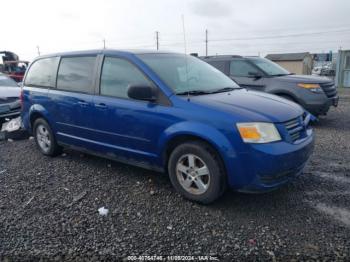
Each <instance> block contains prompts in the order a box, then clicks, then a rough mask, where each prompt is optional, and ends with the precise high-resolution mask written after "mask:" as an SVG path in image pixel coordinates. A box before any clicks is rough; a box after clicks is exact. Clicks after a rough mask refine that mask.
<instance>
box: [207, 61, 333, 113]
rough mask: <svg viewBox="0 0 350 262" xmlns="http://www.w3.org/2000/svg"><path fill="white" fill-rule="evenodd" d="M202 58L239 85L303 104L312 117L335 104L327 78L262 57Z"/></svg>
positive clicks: (330, 84)
mask: <svg viewBox="0 0 350 262" xmlns="http://www.w3.org/2000/svg"><path fill="white" fill-rule="evenodd" d="M201 59H202V60H204V61H206V62H207V63H209V64H211V65H212V66H214V67H216V68H217V69H219V70H220V71H222V72H223V73H225V74H226V75H228V76H229V77H231V79H233V80H234V81H235V82H236V83H237V84H239V85H240V86H241V87H245V88H248V89H254V90H258V91H264V92H268V93H271V94H275V95H279V96H281V97H284V98H286V99H289V100H292V101H294V102H296V103H298V104H300V105H302V106H303V107H304V108H305V109H306V110H308V111H309V112H310V113H312V114H313V115H315V116H318V115H325V114H326V113H327V112H328V110H329V108H330V106H332V105H333V106H337V105H338V100H339V97H338V96H337V90H336V88H335V86H334V82H333V81H332V80H330V79H329V78H326V77H319V76H309V75H294V74H292V73H290V72H288V71H287V70H285V69H284V68H282V67H281V66H279V65H278V64H276V63H274V62H272V61H270V60H268V59H265V58H261V57H242V56H226V55H225V56H210V57H201Z"/></svg>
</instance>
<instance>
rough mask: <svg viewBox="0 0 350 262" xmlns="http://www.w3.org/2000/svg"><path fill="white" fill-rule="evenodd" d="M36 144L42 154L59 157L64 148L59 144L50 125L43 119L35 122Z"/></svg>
mask: <svg viewBox="0 0 350 262" xmlns="http://www.w3.org/2000/svg"><path fill="white" fill-rule="evenodd" d="M33 126H34V127H33V135H34V139H35V143H36V145H37V147H38V148H39V150H40V151H41V153H42V154H44V155H46V156H57V155H59V154H60V153H61V152H62V147H60V146H59V145H58V144H57V141H56V138H55V135H54V133H53V132H52V129H51V127H50V125H49V124H48V123H47V122H46V120H44V119H43V118H38V119H37V120H35V122H34V125H33Z"/></svg>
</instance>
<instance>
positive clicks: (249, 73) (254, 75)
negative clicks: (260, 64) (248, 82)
mask: <svg viewBox="0 0 350 262" xmlns="http://www.w3.org/2000/svg"><path fill="white" fill-rule="evenodd" d="M248 76H249V77H253V78H256V79H259V78H262V77H263V75H262V74H260V73H259V72H248Z"/></svg>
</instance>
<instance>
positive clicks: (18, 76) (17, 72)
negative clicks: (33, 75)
mask: <svg viewBox="0 0 350 262" xmlns="http://www.w3.org/2000/svg"><path fill="white" fill-rule="evenodd" d="M0 56H2V62H3V63H2V64H0V72H2V73H4V74H6V75H8V76H9V77H11V78H12V79H13V80H15V81H16V82H22V81H23V77H24V74H25V72H26V70H27V67H28V64H29V62H28V61H21V60H19V58H18V55H16V54H15V53H13V52H9V51H0Z"/></svg>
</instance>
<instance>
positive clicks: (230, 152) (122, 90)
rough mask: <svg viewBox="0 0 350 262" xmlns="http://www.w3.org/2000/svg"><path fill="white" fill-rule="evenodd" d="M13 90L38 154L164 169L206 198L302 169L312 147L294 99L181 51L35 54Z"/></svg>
mask: <svg viewBox="0 0 350 262" xmlns="http://www.w3.org/2000/svg"><path fill="white" fill-rule="evenodd" d="M21 97H22V104H23V110H22V120H23V124H24V126H25V128H26V129H27V130H28V131H29V132H31V133H32V134H33V136H34V138H35V142H36V144H37V147H38V149H39V150H40V151H41V152H42V153H43V154H44V155H47V156H54V155H57V154H59V153H60V152H61V150H62V147H69V148H72V149H76V150H80V151H83V152H87V153H91V154H95V155H99V156H102V157H106V158H110V159H114V160H118V161H121V162H125V163H128V164H132V165H137V166H141V167H144V168H149V169H152V170H156V171H161V172H166V173H168V174H169V176H170V180H171V183H172V184H173V186H174V188H175V189H176V190H177V191H178V192H179V193H180V194H182V195H183V196H184V197H186V198H188V199H190V200H192V201H196V202H200V203H205V204H206V203H211V202H212V201H214V200H215V199H217V198H218V197H220V196H221V195H222V194H223V192H225V190H226V188H227V186H229V187H230V188H233V189H235V190H239V191H242V192H265V191H270V190H273V189H276V188H278V187H280V186H282V185H283V184H286V183H287V182H288V181H290V180H292V179H293V178H295V177H296V176H298V175H299V174H301V172H302V170H303V168H304V166H305V164H306V162H307V160H308V159H309V157H310V155H311V153H312V151H313V145H314V135H313V131H312V129H311V128H310V127H309V121H310V114H309V113H307V112H306V111H305V110H304V109H303V108H302V107H300V106H299V105H297V104H295V103H292V102H290V101H287V100H285V99H280V98H279V97H277V96H274V95H270V94H266V93H262V92H254V91H248V90H246V89H244V88H240V87H239V86H238V85H237V84H235V83H234V81H232V80H231V79H230V78H229V77H227V76H225V75H224V74H223V73H221V72H220V71H219V70H217V69H215V68H214V67H212V66H210V65H209V64H207V63H205V62H203V61H201V60H200V59H198V58H195V57H192V56H188V55H183V54H177V53H161V52H159V53H158V52H152V51H139V52H135V51H134V52H131V51H118V50H107V49H106V50H100V51H80V52H69V53H60V54H53V55H47V56H41V57H39V58H37V59H36V60H35V61H34V62H33V63H32V64H31V65H30V67H29V69H28V71H27V73H26V76H25V80H24V87H23V91H22V96H21Z"/></svg>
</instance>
